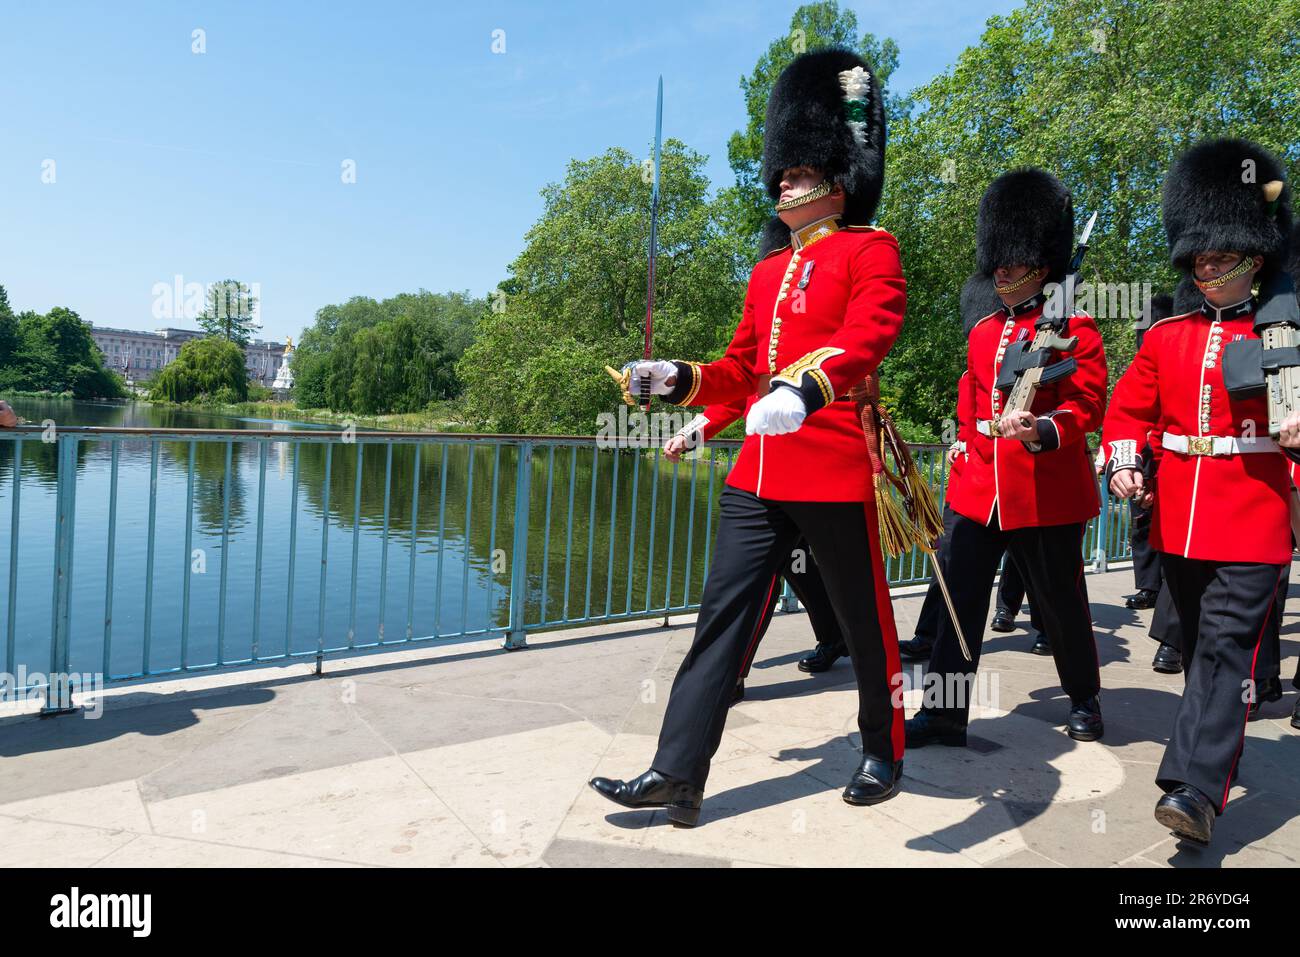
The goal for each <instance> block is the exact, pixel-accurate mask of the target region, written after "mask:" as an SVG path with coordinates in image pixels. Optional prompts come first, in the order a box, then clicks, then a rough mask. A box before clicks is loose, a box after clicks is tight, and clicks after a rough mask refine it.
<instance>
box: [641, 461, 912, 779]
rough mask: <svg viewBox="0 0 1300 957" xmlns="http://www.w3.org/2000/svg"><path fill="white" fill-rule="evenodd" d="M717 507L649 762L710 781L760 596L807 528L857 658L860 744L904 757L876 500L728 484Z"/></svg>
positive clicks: (874, 752)
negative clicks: (769, 494) (764, 494)
mask: <svg viewBox="0 0 1300 957" xmlns="http://www.w3.org/2000/svg"><path fill="white" fill-rule="evenodd" d="M719 513H720V519H719V522H718V537H717V542H716V544H715V546H714V551H713V562H712V565H711V567H710V568H709V577H708V580H707V581H706V582H705V585H704V594H703V596H702V597H701V601H700V614H699V618H698V620H697V622H696V625H695V640H694V642H693V643H692V645H691V650H690V651H689V652H687V654H686V658H685V660H683V661H682V666H681V668H680V669H679V670H678V672H677V678H676V679H675V680H674V681H673V688H672V693H671V695H670V696H669V699H668V709H667V711H666V712H665V714H664V723H663V728H662V729H661V730H660V732H659V750H658V752H657V753H656V754H655V758H654V761H653V763H652V764H651V767H652V768H654V770H656V771H658V772H660V773H661V774H666V775H668V776H669V777H672V778H677V779H678V780H682V781H687V782H689V783H690V784H693V785H695V786H696V787H704V784H705V781H706V780H707V779H708V776H709V762H710V760H711V759H712V757H713V754H714V752H716V751H717V750H718V745H719V743H721V741H722V730H723V726H724V725H725V724H726V720H727V705H728V704H729V702H730V701H731V697H732V694H733V692H734V689H735V685H736V675H738V674H739V673H740V666H741V662H742V661H743V659H744V656H745V652H746V649H747V648H748V646H749V644H750V642H751V641H752V640H753V637H754V635H755V632H756V630H757V628H758V626H759V624H760V621H761V618H762V613H763V609H764V603H763V601H762V598H763V597H764V594H765V593H766V590H767V589H769V588H770V587H771V583H772V580H773V578H774V577H775V575H776V573H777V572H778V571H779V570H780V569H781V568H782V567H783V566H784V565H785V563H786V562H787V561H788V560H789V556H790V552H791V549H793V548H794V546H795V543H796V542H798V541H799V539H800V537H801V536H802V537H803V538H805V539H806V540H807V542H808V545H809V546H810V547H811V548H812V550H813V552H814V553H816V555H817V559H818V562H819V567H820V569H821V573H822V580H823V581H824V582H825V584H826V593H827V594H828V595H829V596H830V600H831V603H832V605H833V607H834V609H835V615H836V618H837V619H838V620H839V624H840V629H841V630H842V631H843V633H844V638H845V643H846V644H847V645H848V648H849V655H850V657H851V658H852V659H853V671H854V674H855V675H856V676H857V681H858V730H859V731H860V732H861V733H862V746H863V751H864V753H865V754H868V755H870V756H872V757H875V758H879V759H881V760H883V761H899V760H902V757H903V710H902V700H901V696H900V697H899V700H898V707H895V706H894V700H893V697H892V695H891V691H892V689H893V687H894V686H896V685H897V683H898V682H899V681H900V680H901V675H900V670H899V661H898V636H897V634H896V633H895V631H894V618H893V610H892V608H891V607H890V606H889V590H888V585H887V584H886V582H885V570H884V561H883V558H882V555H881V550H880V538H879V532H878V530H877V528H876V518H875V506H874V505H873V504H872V503H870V502H867V503H864V502H774V501H769V500H766V499H760V498H758V497H757V496H756V495H754V494H752V493H750V492H744V491H741V490H740V489H736V488H731V487H728V488H726V489H724V490H723V492H722V496H721V499H720V501H719Z"/></svg>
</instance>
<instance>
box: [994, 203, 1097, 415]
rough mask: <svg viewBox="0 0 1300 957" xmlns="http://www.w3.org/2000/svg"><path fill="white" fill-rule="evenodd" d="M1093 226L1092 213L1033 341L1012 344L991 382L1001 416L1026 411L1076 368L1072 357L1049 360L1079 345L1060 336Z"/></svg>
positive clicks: (1069, 313) (1070, 310)
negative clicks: (1045, 390) (1043, 389)
mask: <svg viewBox="0 0 1300 957" xmlns="http://www.w3.org/2000/svg"><path fill="white" fill-rule="evenodd" d="M1096 223H1097V214H1096V213H1093V214H1092V218H1091V219H1089V220H1088V225H1087V226H1085V227H1084V229H1083V236H1081V237H1080V239H1079V245H1078V248H1076V249H1075V251H1074V258H1073V259H1071V260H1070V271H1069V273H1068V274H1067V275H1066V277H1065V282H1063V283H1062V284H1061V286H1060V287H1059V294H1058V293H1057V292H1054V293H1053V294H1052V296H1051V297H1050V299H1049V300H1048V302H1047V304H1046V305H1044V307H1043V315H1042V317H1041V318H1040V319H1039V320H1038V322H1037V323H1036V325H1035V329H1034V337H1033V339H1032V340H1030V341H1029V342H1024V341H1021V342H1013V343H1011V344H1010V345H1009V346H1007V348H1006V352H1005V353H1004V354H1003V357H1002V365H1001V367H1000V368H999V369H998V378H997V382H995V383H994V387H995V388H996V389H997V390H998V391H999V392H1001V393H1002V394H1003V396H1004V397H1005V399H1006V401H1005V402H1004V403H1003V407H1002V408H1003V414H1010V413H1012V412H1028V411H1029V409H1030V406H1032V405H1033V404H1034V396H1035V394H1037V392H1038V388H1039V386H1043V385H1048V384H1050V383H1052V382H1055V381H1057V380H1058V379H1064V378H1065V377H1066V376H1068V375H1070V374H1071V373H1072V372H1074V370H1075V368H1076V367H1077V365H1078V363H1077V362H1075V360H1074V359H1073V358H1066V359H1062V360H1060V361H1059V362H1052V361H1051V358H1052V351H1053V350H1055V351H1056V352H1070V351H1071V350H1072V349H1074V347H1075V346H1076V345H1077V344H1078V342H1079V338H1078V336H1070V337H1069V338H1066V337H1064V336H1062V335H1061V330H1062V329H1063V328H1064V327H1065V324H1066V322H1067V321H1068V320H1069V318H1070V316H1072V315H1074V287H1075V284H1076V283H1077V282H1078V276H1079V268H1080V267H1081V266H1082V265H1083V257H1084V254H1085V253H1086V252H1087V251H1088V239H1089V237H1090V236H1091V235H1092V228H1093V226H1095V225H1096Z"/></svg>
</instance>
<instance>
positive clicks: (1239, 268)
mask: <svg viewBox="0 0 1300 957" xmlns="http://www.w3.org/2000/svg"><path fill="white" fill-rule="evenodd" d="M1254 268H1255V257H1254V256H1247V257H1246V258H1245V259H1243V260H1242V261H1241V262H1239V263H1237V265H1235V266H1233V267H1232V268H1231V269H1229V270H1228V271H1227V272H1225V273H1224V274H1223V275H1222V276H1220V277H1219V278H1218V279H1205V280H1201V279H1197V278H1196V277H1195V276H1193V277H1192V279H1193V281H1194V282H1195V283H1196V286H1197V288H1199V289H1202V290H1204V289H1218V288H1219V287H1220V286H1226V285H1227V284H1228V283H1230V282H1232V281H1233V280H1234V279H1240V278H1241V277H1242V276H1244V275H1245V274H1246V273H1248V272H1250V271H1251V270H1252V269H1254Z"/></svg>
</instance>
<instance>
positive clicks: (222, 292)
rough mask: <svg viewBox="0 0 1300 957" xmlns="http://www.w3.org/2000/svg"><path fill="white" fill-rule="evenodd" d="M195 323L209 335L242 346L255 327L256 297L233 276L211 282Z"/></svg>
mask: <svg viewBox="0 0 1300 957" xmlns="http://www.w3.org/2000/svg"><path fill="white" fill-rule="evenodd" d="M198 322H199V327H200V328H201V329H202V330H203V331H204V332H206V333H207V334H208V335H209V336H212V337H214V338H219V339H225V340H227V341H228V342H234V343H238V344H239V345H240V346H246V345H248V341H249V340H250V339H251V338H253V330H254V329H256V328H257V297H256V296H254V295H253V291H252V289H251V288H250V287H249V286H247V285H245V284H244V283H242V282H240V281H239V280H237V279H227V280H225V281H223V282H216V283H213V284H212V285H210V286H209V287H208V292H207V301H206V304H205V305H204V308H203V312H201V313H200V314H199V317H198Z"/></svg>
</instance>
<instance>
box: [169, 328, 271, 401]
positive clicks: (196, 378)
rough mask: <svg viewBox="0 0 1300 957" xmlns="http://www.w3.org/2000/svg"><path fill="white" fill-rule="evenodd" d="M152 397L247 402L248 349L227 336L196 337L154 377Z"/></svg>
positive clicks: (172, 399) (177, 399)
mask: <svg viewBox="0 0 1300 957" xmlns="http://www.w3.org/2000/svg"><path fill="white" fill-rule="evenodd" d="M149 398H151V399H162V400H166V401H168V402H195V401H199V402H243V401H245V400H246V399H247V398H248V372H247V370H246V369H245V367H244V350H243V349H242V348H240V347H239V346H238V345H237V344H236V343H234V342H229V341H227V340H225V339H192V340H191V341H189V342H187V343H185V345H183V346H181V351H180V355H178V356H177V357H176V359H175V360H174V361H173V362H171V363H170V364H169V365H168V366H167V367H166V368H165V369H163V370H162V372H160V373H158V375H157V376H155V377H154V380H153V383H152V384H151V386H150V389H149Z"/></svg>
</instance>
